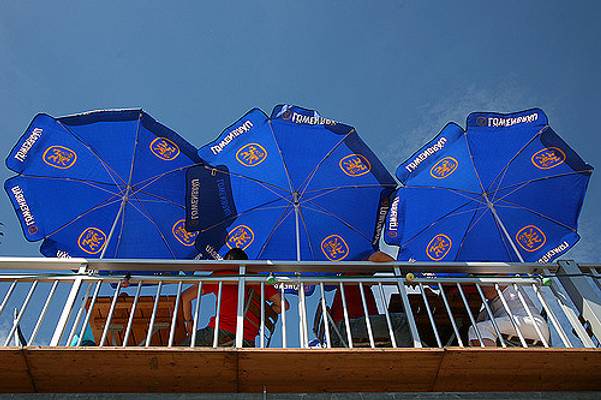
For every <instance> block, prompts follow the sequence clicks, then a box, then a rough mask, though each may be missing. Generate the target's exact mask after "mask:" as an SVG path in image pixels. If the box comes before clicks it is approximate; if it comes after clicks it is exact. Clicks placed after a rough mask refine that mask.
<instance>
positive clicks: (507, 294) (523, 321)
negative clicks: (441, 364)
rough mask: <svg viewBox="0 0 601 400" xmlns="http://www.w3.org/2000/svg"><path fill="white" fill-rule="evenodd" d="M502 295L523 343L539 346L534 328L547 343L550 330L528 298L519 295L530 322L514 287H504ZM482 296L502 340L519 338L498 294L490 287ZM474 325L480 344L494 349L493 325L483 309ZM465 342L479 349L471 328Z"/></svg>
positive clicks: (476, 337)
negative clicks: (480, 338) (479, 337)
mask: <svg viewBox="0 0 601 400" xmlns="http://www.w3.org/2000/svg"><path fill="white" fill-rule="evenodd" d="M501 293H502V295H503V298H504V299H505V302H506V303H507V307H508V308H509V311H511V314H512V315H513V317H514V319H515V323H516V324H517V326H518V329H519V330H520V332H521V333H522V335H523V337H524V339H525V340H526V341H527V342H530V343H531V344H532V343H536V342H540V336H539V334H538V332H537V331H536V328H535V325H536V327H538V330H539V331H540V333H541V334H542V336H543V338H544V339H545V340H546V341H547V343H548V342H549V326H548V325H547V321H545V319H544V318H543V317H542V316H541V315H540V313H539V312H538V310H537V309H536V307H535V306H534V304H533V303H532V300H530V298H529V297H528V295H526V294H525V293H524V292H523V291H522V296H523V298H524V303H526V306H527V307H528V309H529V311H530V313H531V314H532V318H530V316H529V315H528V310H526V308H524V304H523V303H522V301H521V300H520V298H519V296H518V292H517V291H516V290H515V288H514V287H513V286H511V285H510V286H506V287H504V288H503V289H502V291H501ZM484 295H485V297H486V298H487V299H489V302H488V304H489V307H490V309H491V313H492V315H493V318H494V321H495V323H496V325H497V327H498V329H499V331H500V332H501V334H502V335H503V337H504V338H507V339H509V340H510V341H511V340H512V339H515V338H518V337H519V336H518V333H517V332H516V330H515V328H514V326H513V323H512V321H511V317H510V316H509V314H507V311H506V310H505V306H504V305H503V302H502V300H501V298H500V297H499V296H498V293H497V291H496V290H495V289H494V288H493V287H485V288H484ZM476 321H477V322H476V328H477V329H478V331H479V333H480V336H481V337H482V344H483V345H484V346H490V347H494V346H497V340H498V339H499V337H498V334H497V331H496V330H495V327H494V325H493V323H492V321H491V320H490V318H489V315H488V313H487V312H486V309H483V310H482V311H481V312H480V314H479V315H478V318H477V320H476ZM468 340H469V344H470V346H480V340H479V339H478V335H477V334H476V329H475V328H474V326H473V325H472V326H470V327H469V329H468ZM518 340H519V339H518Z"/></svg>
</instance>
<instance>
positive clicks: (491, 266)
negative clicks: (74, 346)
mask: <svg viewBox="0 0 601 400" xmlns="http://www.w3.org/2000/svg"><path fill="white" fill-rule="evenodd" d="M240 264H241V263H240V261H233V260H232V261H226V260H219V261H212V260H154V259H87V258H44V257H0V271H2V270H6V271H10V270H13V271H14V270H45V271H74V270H78V269H80V268H81V267H85V268H86V269H87V270H91V271H139V272H164V271H169V270H171V271H219V270H232V268H235V267H237V266H239V265H240ZM243 264H244V265H245V266H246V267H247V271H248V272H264V271H273V272H345V273H364V272H365V273H376V272H391V271H392V270H393V269H394V268H399V269H400V270H401V272H442V271H444V272H448V273H454V272H455V273H471V274H507V273H524V274H527V273H533V274H536V273H542V272H543V269H547V270H550V271H552V272H555V271H556V270H557V268H558V265H557V264H555V263H553V264H539V263H503V262H398V261H397V262H386V263H375V262H370V261H339V262H329V261H327V262H326V261H277V260H247V261H245V262H244V263H243Z"/></svg>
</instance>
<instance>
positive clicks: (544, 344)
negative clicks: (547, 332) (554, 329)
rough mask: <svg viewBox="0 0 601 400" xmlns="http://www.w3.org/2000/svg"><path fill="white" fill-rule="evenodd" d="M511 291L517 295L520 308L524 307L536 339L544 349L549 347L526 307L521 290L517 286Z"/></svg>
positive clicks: (528, 308)
mask: <svg viewBox="0 0 601 400" xmlns="http://www.w3.org/2000/svg"><path fill="white" fill-rule="evenodd" d="M513 290H515V291H516V293H517V294H518V298H519V299H520V302H521V303H522V307H524V309H525V310H526V313H528V318H530V321H531V322H532V324H533V325H534V330H535V331H536V334H537V335H538V338H539V339H540V341H541V343H542V344H543V346H544V347H549V344H548V343H547V340H546V339H545V338H544V337H543V333H542V332H541V330H540V328H539V326H538V324H537V323H536V320H535V319H534V315H533V314H532V311H531V310H530V307H528V304H527V303H526V299H525V298H524V295H523V293H522V290H521V289H520V287H519V286H518V285H513Z"/></svg>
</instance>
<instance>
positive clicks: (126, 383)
mask: <svg viewBox="0 0 601 400" xmlns="http://www.w3.org/2000/svg"><path fill="white" fill-rule="evenodd" d="M263 389H265V390H267V392H370V391H375V392H378V391H380V392H420V391H424V392H427V391H437V392H442V391H458V392H461V391H556V390H561V391H582V390H587V391H591V390H592V391H594V390H598V391H601V350H600V349H550V350H549V349H519V348H516V349H460V348H445V349H396V350H392V349H375V350H372V349H353V350H345V349H332V350H325V349H316V350H294V349H288V350H283V349H264V350H259V349H241V350H234V349H188V348H177V347H175V348H172V349H167V348H161V349H157V348H148V349H144V348H140V349H137V348H133V349H129V348H128V349H122V348H111V347H107V348H103V349H97V348H80V349H75V348H69V349H65V348H48V347H46V348H23V349H20V348H3V349H0V392H5V393H6V392H46V393H65V392H80V393H86V392H137V393H144V392H222V393H228V392H261V391H263Z"/></svg>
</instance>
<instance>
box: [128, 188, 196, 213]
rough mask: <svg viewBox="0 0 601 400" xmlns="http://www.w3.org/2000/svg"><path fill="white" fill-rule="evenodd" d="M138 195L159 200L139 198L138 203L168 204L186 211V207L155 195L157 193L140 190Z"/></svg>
mask: <svg viewBox="0 0 601 400" xmlns="http://www.w3.org/2000/svg"><path fill="white" fill-rule="evenodd" d="M137 193H141V194H145V195H146V196H151V197H154V198H156V199H157V200H144V199H140V198H138V201H143V202H146V203H152V202H154V203H166V204H171V205H172V206H175V207H179V208H183V209H186V206H185V205H181V204H178V203H176V202H175V201H173V200H170V199H168V198H167V197H163V196H159V195H158V194H155V193H150V192H146V191H144V190H139V191H137V192H136V194H137Z"/></svg>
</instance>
